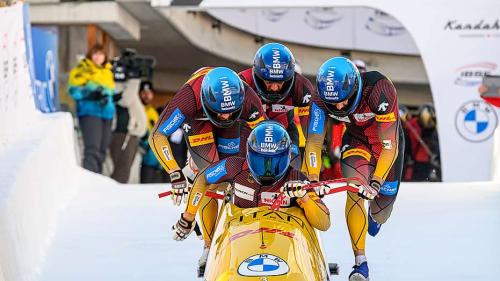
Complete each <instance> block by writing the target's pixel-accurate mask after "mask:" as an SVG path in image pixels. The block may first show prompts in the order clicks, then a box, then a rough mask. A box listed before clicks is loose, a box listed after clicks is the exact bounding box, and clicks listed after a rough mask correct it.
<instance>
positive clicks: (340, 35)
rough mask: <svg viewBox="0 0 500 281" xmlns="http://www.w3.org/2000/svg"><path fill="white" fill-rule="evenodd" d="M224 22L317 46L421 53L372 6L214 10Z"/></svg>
mask: <svg viewBox="0 0 500 281" xmlns="http://www.w3.org/2000/svg"><path fill="white" fill-rule="evenodd" d="M208 12H209V13H210V14H211V15H212V16H213V17H215V18H217V19H219V20H220V21H222V22H224V23H226V24H228V25H231V26H233V27H236V28H238V29H241V30H244V31H246V32H249V33H252V34H256V35H259V36H262V37H266V38H273V39H277V40H281V41H285V42H293V43H298V44H304V45H309V46H316V47H325V48H334V49H347V50H351V49H353V50H365V51H373V52H390V53H397V54H409V55H415V54H418V49H417V47H416V46H415V43H414V42H413V39H412V37H411V36H410V35H409V33H408V32H407V31H406V29H405V28H404V27H403V25H402V24H401V23H400V22H399V21H398V20H396V19H395V18H393V17H392V16H390V15H388V14H386V13H384V12H381V11H379V10H375V9H371V8H267V9H210V10H209V11H208Z"/></svg>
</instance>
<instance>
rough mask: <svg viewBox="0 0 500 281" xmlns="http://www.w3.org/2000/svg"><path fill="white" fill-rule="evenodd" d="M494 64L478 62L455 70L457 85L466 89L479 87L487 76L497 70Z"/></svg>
mask: <svg viewBox="0 0 500 281" xmlns="http://www.w3.org/2000/svg"><path fill="white" fill-rule="evenodd" d="M497 67H498V66H497V64H496V63H493V62H477V63H472V64H467V65H463V66H461V67H458V68H457V69H456V70H455V73H456V78H455V82H454V83H455V84H456V85H459V86H464V87H475V86H479V85H480V84H481V82H482V81H483V77H484V76H485V75H489V74H491V73H492V72H494V71H495V70H496V69H497Z"/></svg>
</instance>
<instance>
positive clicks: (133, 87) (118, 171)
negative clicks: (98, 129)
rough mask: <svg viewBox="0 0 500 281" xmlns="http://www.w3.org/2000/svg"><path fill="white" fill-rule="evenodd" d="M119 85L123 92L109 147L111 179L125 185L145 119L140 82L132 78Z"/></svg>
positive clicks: (145, 122)
mask: <svg viewBox="0 0 500 281" xmlns="http://www.w3.org/2000/svg"><path fill="white" fill-rule="evenodd" d="M121 83H123V88H124V90H123V94H122V97H121V99H120V100H119V101H118V103H117V106H116V128H115V130H114V132H113V137H112V140H111V147H110V150H111V159H112V160H113V165H114V170H113V173H112V174H111V178H113V179H114V180H116V181H117V182H120V183H127V182H128V180H129V177H130V168H131V167H132V163H133V161H134V158H135V155H136V153H137V150H138V148H139V138H140V137H142V136H143V135H144V134H145V133H146V131H147V118H146V113H145V112H144V107H143V105H142V102H141V99H140V98H139V87H140V84H141V80H140V79H138V78H132V79H128V80H126V81H124V82H121Z"/></svg>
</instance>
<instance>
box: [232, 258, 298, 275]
mask: <svg viewBox="0 0 500 281" xmlns="http://www.w3.org/2000/svg"><path fill="white" fill-rule="evenodd" d="M289 270H290V268H289V267H288V264H287V263H286V261H284V260H283V259H282V258H279V257H277V256H274V255H270V254H260V255H255V256H251V257H249V258H247V259H245V260H244V261H243V262H242V263H241V264H240V266H239V267H238V274H239V275H241V276H277V275H284V274H287V273H288V271H289Z"/></svg>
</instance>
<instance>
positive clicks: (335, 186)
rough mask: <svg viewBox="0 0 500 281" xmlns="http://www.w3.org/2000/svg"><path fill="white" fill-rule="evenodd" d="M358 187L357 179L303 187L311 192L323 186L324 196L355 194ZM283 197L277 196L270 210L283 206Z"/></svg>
mask: <svg viewBox="0 0 500 281" xmlns="http://www.w3.org/2000/svg"><path fill="white" fill-rule="evenodd" d="M359 185H361V180H360V179H359V178H356V177H352V178H339V179H334V180H326V181H319V182H313V183H311V184H308V185H305V186H304V189H305V190H311V189H315V188H317V187H321V186H324V187H325V188H328V189H329V191H328V193H325V194H324V195H325V196H326V195H330V194H335V193H339V192H343V191H350V192H355V193H357V192H358V191H359ZM285 196H286V195H285V193H283V192H281V193H280V194H279V196H278V197H277V198H276V199H275V200H274V202H273V205H272V206H271V209H272V210H278V209H279V208H280V207H281V204H283V200H284V199H285Z"/></svg>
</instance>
